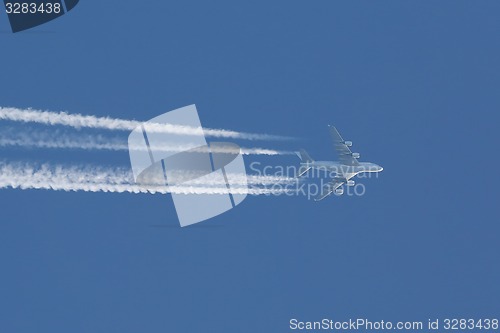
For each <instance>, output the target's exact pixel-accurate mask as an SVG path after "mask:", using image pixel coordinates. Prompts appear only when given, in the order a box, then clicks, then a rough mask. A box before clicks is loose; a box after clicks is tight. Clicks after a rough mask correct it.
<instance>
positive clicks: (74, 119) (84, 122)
mask: <svg viewBox="0 0 500 333" xmlns="http://www.w3.org/2000/svg"><path fill="white" fill-rule="evenodd" d="M0 120H10V121H16V122H24V123H38V124H44V125H61V126H69V127H73V128H83V127H87V128H97V129H106V130H121V131H133V130H134V129H136V128H137V127H139V126H141V125H144V128H145V129H146V130H147V131H148V132H161V133H170V134H178V135H206V136H209V137H218V138H233V139H246V140H290V139H291V138H289V137H284V136H278V135H270V134H258V133H245V132H236V131H230V130H225V129H210V128H201V127H190V126H182V125H174V124H160V123H149V122H148V123H145V122H140V121H136V120H126V119H117V118H109V117H96V116H84V115H81V114H68V113H66V112H52V111H41V110H34V109H31V108H28V109H18V108H11V107H6V108H4V107H0Z"/></svg>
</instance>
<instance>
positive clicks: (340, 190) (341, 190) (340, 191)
mask: <svg viewBox="0 0 500 333" xmlns="http://www.w3.org/2000/svg"><path fill="white" fill-rule="evenodd" d="M335 194H336V195H342V194H344V189H343V188H342V187H339V188H338V189H336V190H335Z"/></svg>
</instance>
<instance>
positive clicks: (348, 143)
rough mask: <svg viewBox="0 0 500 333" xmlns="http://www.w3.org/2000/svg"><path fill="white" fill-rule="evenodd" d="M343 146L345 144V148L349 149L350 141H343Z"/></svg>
mask: <svg viewBox="0 0 500 333" xmlns="http://www.w3.org/2000/svg"><path fill="white" fill-rule="evenodd" d="M344 144H345V145H346V146H347V147H351V146H352V141H344Z"/></svg>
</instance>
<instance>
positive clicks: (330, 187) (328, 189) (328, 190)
mask: <svg viewBox="0 0 500 333" xmlns="http://www.w3.org/2000/svg"><path fill="white" fill-rule="evenodd" d="M344 182H345V181H344V180H341V179H339V178H333V180H332V181H331V182H329V183H328V184H325V185H324V186H323V188H322V189H321V193H320V194H319V195H318V196H317V197H316V198H314V201H320V200H323V199H324V198H326V197H327V196H329V195H330V194H332V193H333V192H334V191H335V190H336V189H338V188H339V187H340V186H342V184H344Z"/></svg>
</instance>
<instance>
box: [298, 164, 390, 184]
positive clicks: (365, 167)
mask: <svg viewBox="0 0 500 333" xmlns="http://www.w3.org/2000/svg"><path fill="white" fill-rule="evenodd" d="M301 165H302V166H304V167H310V168H311V169H315V170H318V171H320V172H325V173H335V174H337V175H338V176H340V177H343V178H345V179H346V180H349V179H351V178H352V177H354V176H356V175H358V174H360V173H366V172H380V171H382V170H383V169H384V168H382V167H381V166H380V165H377V164H375V163H370V162H359V164H358V165H345V164H342V163H340V162H337V161H314V162H305V163H301Z"/></svg>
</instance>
